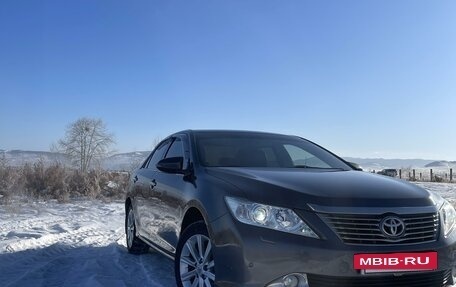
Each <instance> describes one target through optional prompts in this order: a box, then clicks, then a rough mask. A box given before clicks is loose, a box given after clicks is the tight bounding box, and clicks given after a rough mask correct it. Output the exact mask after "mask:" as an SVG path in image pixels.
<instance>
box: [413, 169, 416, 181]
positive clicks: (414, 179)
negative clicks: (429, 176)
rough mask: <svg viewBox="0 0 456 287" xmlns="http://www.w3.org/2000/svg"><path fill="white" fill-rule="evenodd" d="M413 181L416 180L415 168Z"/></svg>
mask: <svg viewBox="0 0 456 287" xmlns="http://www.w3.org/2000/svg"><path fill="white" fill-rule="evenodd" d="M413 181H416V177H415V170H413Z"/></svg>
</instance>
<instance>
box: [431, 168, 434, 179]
mask: <svg viewBox="0 0 456 287" xmlns="http://www.w3.org/2000/svg"><path fill="white" fill-rule="evenodd" d="M433 181H434V180H433V177H432V168H431V182H433Z"/></svg>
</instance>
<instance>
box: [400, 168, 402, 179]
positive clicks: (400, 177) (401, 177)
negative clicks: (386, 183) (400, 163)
mask: <svg viewBox="0 0 456 287" xmlns="http://www.w3.org/2000/svg"><path fill="white" fill-rule="evenodd" d="M399 178H402V170H401V169H399Z"/></svg>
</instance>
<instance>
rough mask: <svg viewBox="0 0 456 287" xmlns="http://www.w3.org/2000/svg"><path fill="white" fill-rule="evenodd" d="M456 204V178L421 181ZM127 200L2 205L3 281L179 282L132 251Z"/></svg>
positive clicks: (165, 265)
mask: <svg viewBox="0 0 456 287" xmlns="http://www.w3.org/2000/svg"><path fill="white" fill-rule="evenodd" d="M419 185H420V186H423V187H425V188H427V189H429V190H432V191H436V192H438V193H440V194H441V195H442V196H443V197H445V198H447V199H449V200H450V201H451V202H452V203H453V204H456V184H444V183H441V184H439V183H419ZM123 225H124V207H123V203H122V202H117V203H102V202H99V201H96V202H92V201H90V202H89V201H76V202H72V203H68V204H58V203H56V202H47V203H44V202H34V203H12V204H10V205H8V206H3V205H0V285H1V286H46V287H48V286H49V287H50V286H112V287H116V286H163V287H172V286H175V282H174V268H173V263H172V261H171V260H169V259H167V258H166V257H164V256H162V255H160V254H158V253H156V252H150V253H149V254H145V255H140V256H135V255H130V254H128V253H127V250H126V247H125V245H126V244H125V238H124V230H123Z"/></svg>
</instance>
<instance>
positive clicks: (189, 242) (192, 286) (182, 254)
mask: <svg viewBox="0 0 456 287" xmlns="http://www.w3.org/2000/svg"><path fill="white" fill-rule="evenodd" d="M174 262H175V272H176V282H177V285H178V286H179V287H214V286H215V283H214V282H215V272H214V267H215V263H214V256H213V248H212V243H211V240H210V238H209V234H208V232H207V228H206V225H205V224H204V222H203V221H198V222H196V223H193V224H191V225H190V226H188V227H187V228H186V229H185V230H184V232H183V233H182V237H181V239H180V240H179V244H178V245H177V250H176V259H175V261H174Z"/></svg>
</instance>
